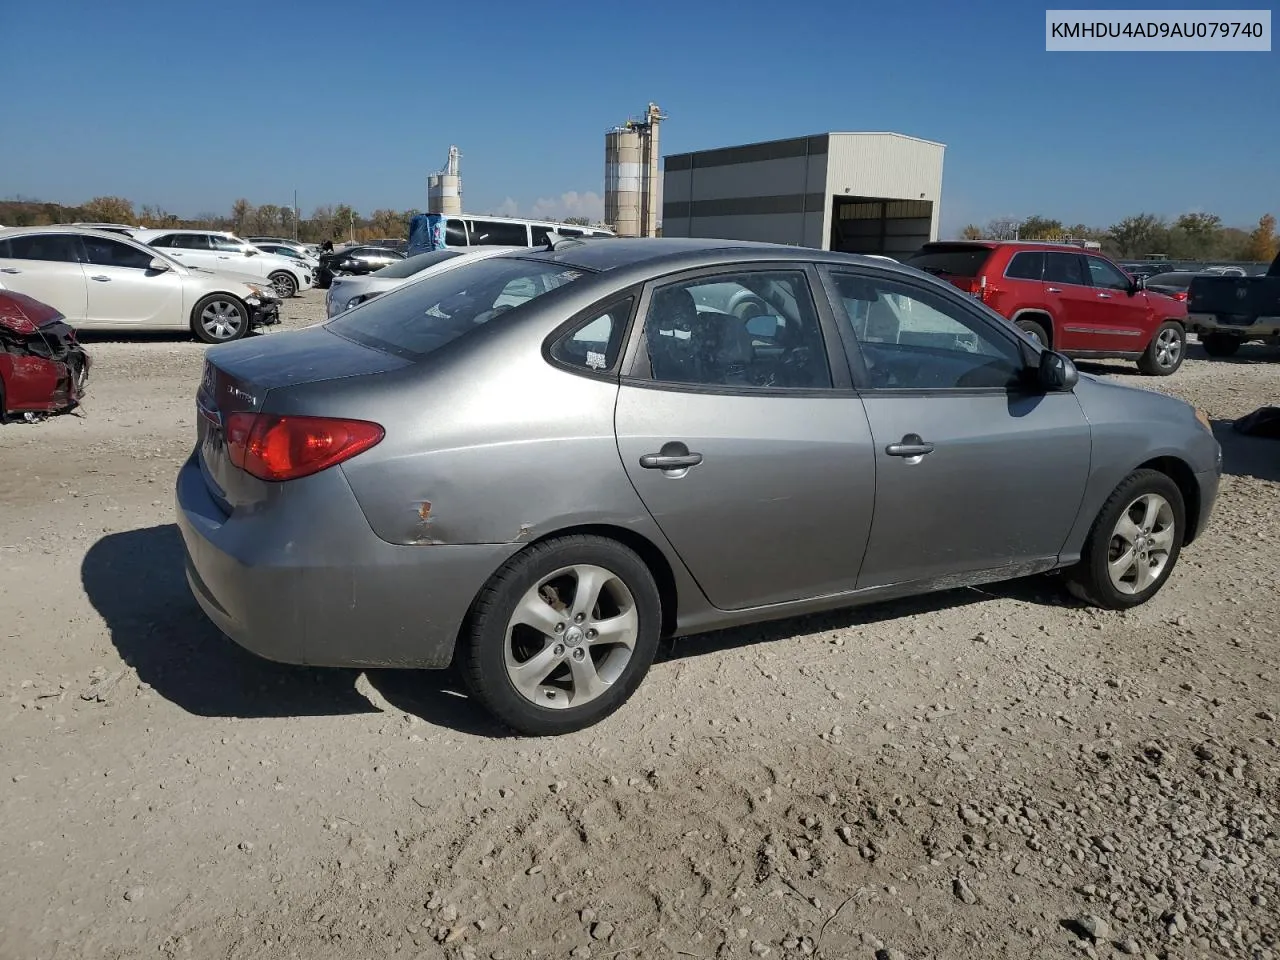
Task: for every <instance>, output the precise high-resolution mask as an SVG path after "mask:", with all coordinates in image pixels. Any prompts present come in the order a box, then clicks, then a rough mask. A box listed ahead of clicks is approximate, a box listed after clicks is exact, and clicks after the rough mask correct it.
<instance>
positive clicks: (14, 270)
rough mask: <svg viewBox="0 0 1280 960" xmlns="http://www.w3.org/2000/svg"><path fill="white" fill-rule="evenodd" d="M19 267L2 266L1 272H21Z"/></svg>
mask: <svg viewBox="0 0 1280 960" xmlns="http://www.w3.org/2000/svg"><path fill="white" fill-rule="evenodd" d="M21 272H22V271H21V270H19V269H18V268H17V267H0V273H21Z"/></svg>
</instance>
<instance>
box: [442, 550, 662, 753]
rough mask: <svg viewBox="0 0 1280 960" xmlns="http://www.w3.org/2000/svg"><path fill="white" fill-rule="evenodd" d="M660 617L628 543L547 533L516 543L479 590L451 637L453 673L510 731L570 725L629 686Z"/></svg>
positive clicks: (652, 586) (650, 648)
mask: <svg viewBox="0 0 1280 960" xmlns="http://www.w3.org/2000/svg"><path fill="white" fill-rule="evenodd" d="M579 591H585V592H584V594H583V596H582V597H579V596H578V594H579ZM593 596H594V597H596V598H598V600H597V602H595V603H592V602H591V601H590V598H591V597H593ZM588 606H590V609H587V607H588ZM575 607H580V608H581V609H577V610H575V609H574V608H575ZM534 623H537V624H539V626H537V627H535V626H533V624H534ZM661 623H662V601H661V598H660V596H659V594H658V587H657V583H656V582H655V580H654V577H653V574H652V572H651V571H650V570H649V568H648V566H646V565H645V563H644V561H643V560H641V559H640V557H638V556H637V555H636V554H635V553H634V552H633V551H631V550H629V549H628V548H627V547H625V546H623V545H622V544H620V543H618V542H617V541H614V540H609V539H607V538H604V537H597V536H586V535H571V536H565V537H557V538H555V539H552V540H547V541H544V542H542V543H537V544H533V545H531V546H529V547H526V548H525V549H524V550H521V551H520V552H519V553H517V554H516V555H515V556H514V557H512V558H511V559H510V560H508V561H507V562H506V563H505V564H503V565H502V567H501V568H499V570H498V571H497V572H496V573H495V574H494V575H493V576H492V577H490V578H489V581H488V582H487V583H486V584H485V586H484V587H483V589H482V590H481V591H480V594H479V596H478V597H477V598H476V600H475V603H474V604H473V605H472V609H471V612H470V613H469V615H468V617H467V622H466V625H465V626H464V628H463V631H462V636H461V637H460V638H459V651H458V653H459V661H460V666H461V668H462V670H461V672H462V676H463V678H464V680H465V682H466V685H467V688H468V689H469V691H470V692H471V695H472V696H473V697H474V698H475V699H476V700H477V701H479V702H480V703H481V704H482V705H483V706H484V707H485V708H486V709H487V710H488V711H489V712H490V713H492V714H493V715H494V716H495V717H496V718H497V719H498V720H500V721H501V722H502V723H503V724H505V725H506V726H508V727H510V728H511V729H512V730H515V731H516V732H517V733H521V734H525V735H528V736H555V735H558V734H564V733H571V732H573V731H575V730H581V729H583V728H584V727H589V726H591V725H592V724H594V723H598V722H599V721H600V720H602V719H604V718H605V717H607V716H608V715H609V714H611V713H613V712H614V711H615V710H617V709H618V708H619V707H621V706H622V705H623V704H624V703H625V702H626V701H627V700H628V699H629V698H630V697H631V695H632V694H633V693H634V692H635V691H636V688H637V687H639V686H640V682H641V681H642V680H643V679H644V676H645V674H646V673H647V672H648V670H649V666H650V665H651V664H652V663H653V658H654V656H655V654H656V653H657V650H658V637H659V633H660V627H661ZM597 626H599V627H600V630H599V631H597V629H596V628H597ZM578 700H581V702H580V703H578V702H576V701H578Z"/></svg>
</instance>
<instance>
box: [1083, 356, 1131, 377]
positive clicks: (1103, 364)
mask: <svg viewBox="0 0 1280 960" xmlns="http://www.w3.org/2000/svg"><path fill="white" fill-rule="evenodd" d="M1075 364H1076V369H1077V370H1079V371H1080V372H1081V373H1088V374H1092V375H1093V376H1095V377H1125V376H1128V377H1133V376H1137V374H1138V368H1137V367H1135V366H1134V365H1133V364H1132V363H1126V362H1125V361H1123V360H1115V361H1103V360H1077V361H1075Z"/></svg>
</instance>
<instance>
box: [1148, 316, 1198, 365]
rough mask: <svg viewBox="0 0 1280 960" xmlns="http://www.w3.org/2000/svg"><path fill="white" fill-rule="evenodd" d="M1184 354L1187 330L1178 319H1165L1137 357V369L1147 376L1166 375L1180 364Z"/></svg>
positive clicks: (1185, 351)
mask: <svg viewBox="0 0 1280 960" xmlns="http://www.w3.org/2000/svg"><path fill="white" fill-rule="evenodd" d="M1186 355H1187V331H1186V330H1185V329H1184V328H1183V326H1182V324H1180V323H1178V321H1176V320H1166V321H1165V322H1164V323H1162V324H1160V326H1159V328H1158V329H1157V330H1156V332H1155V336H1153V337H1152V338H1151V342H1150V343H1149V344H1147V349H1146V352H1145V353H1143V354H1142V356H1141V357H1139V358H1138V370H1139V372H1141V373H1143V374H1146V375H1147V376H1148V377H1167V376H1169V374H1171V373H1174V372H1175V371H1176V370H1177V369H1178V368H1179V367H1180V366H1182V361H1183V358H1184V357H1186Z"/></svg>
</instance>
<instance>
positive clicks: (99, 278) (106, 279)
mask: <svg viewBox="0 0 1280 960" xmlns="http://www.w3.org/2000/svg"><path fill="white" fill-rule="evenodd" d="M89 279H90V280H97V281H98V282H99V283H110V282H111V278H110V277H104V276H103V275H102V274H98V275H97V276H96V277H90V278H89Z"/></svg>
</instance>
